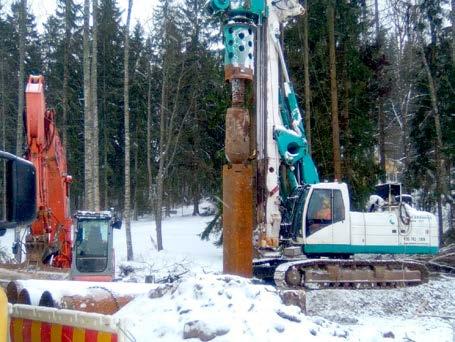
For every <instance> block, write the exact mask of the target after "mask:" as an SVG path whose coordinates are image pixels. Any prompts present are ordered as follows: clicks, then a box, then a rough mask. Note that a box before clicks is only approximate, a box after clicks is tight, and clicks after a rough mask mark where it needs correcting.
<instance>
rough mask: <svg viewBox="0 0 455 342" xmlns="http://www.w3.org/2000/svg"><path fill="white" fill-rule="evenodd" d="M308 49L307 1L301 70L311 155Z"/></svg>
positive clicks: (306, 4) (306, 2)
mask: <svg viewBox="0 0 455 342" xmlns="http://www.w3.org/2000/svg"><path fill="white" fill-rule="evenodd" d="M309 53H310V52H309V47H308V1H305V15H304V17H303V69H304V73H305V132H306V138H307V141H308V152H309V153H310V154H311V91H310V68H309Z"/></svg>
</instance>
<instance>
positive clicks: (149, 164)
mask: <svg viewBox="0 0 455 342" xmlns="http://www.w3.org/2000/svg"><path fill="white" fill-rule="evenodd" d="M151 142H152V72H151V67H150V65H149V75H148V89H147V186H148V192H147V195H148V201H149V203H151V202H152V182H153V179H152V143H151ZM152 208H153V205H152Z"/></svg>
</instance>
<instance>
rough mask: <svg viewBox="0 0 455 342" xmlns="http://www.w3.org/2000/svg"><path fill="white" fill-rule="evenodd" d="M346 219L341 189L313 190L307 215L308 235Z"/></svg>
mask: <svg viewBox="0 0 455 342" xmlns="http://www.w3.org/2000/svg"><path fill="white" fill-rule="evenodd" d="M344 219H345V210H344V203H343V197H342V195H341V191H340V190H331V189H315V190H314V191H313V193H312V194H311V198H310V203H309V204H308V212H307V217H306V235H307V236H309V235H311V234H314V233H316V232H317V231H319V230H321V229H323V228H324V227H327V226H328V225H330V224H333V223H336V222H339V221H343V220H344Z"/></svg>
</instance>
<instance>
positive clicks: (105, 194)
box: [102, 77, 110, 209]
mask: <svg viewBox="0 0 455 342" xmlns="http://www.w3.org/2000/svg"><path fill="white" fill-rule="evenodd" d="M106 88H107V87H106V77H104V78H103V94H102V96H103V108H104V113H102V115H103V117H104V127H103V138H104V149H103V171H104V172H103V199H104V201H103V206H104V208H106V209H107V208H109V204H110V203H109V199H108V196H109V182H108V169H109V167H108V166H109V165H108V160H107V149H108V145H109V144H108V135H107V127H108V126H109V123H108V115H107V98H106V97H107V89H106Z"/></svg>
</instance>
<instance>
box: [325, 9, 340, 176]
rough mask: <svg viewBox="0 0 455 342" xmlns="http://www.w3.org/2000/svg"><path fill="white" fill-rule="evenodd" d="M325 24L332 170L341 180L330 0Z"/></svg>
mask: <svg viewBox="0 0 455 342" xmlns="http://www.w3.org/2000/svg"><path fill="white" fill-rule="evenodd" d="M327 26H328V35H329V37H328V38H329V63H330V95H331V96H330V98H331V109H332V144H333V170H334V178H335V180H341V151H340V127H339V123H338V86H337V71H336V50H335V9H334V7H333V3H332V0H329V5H328V9H327Z"/></svg>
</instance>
